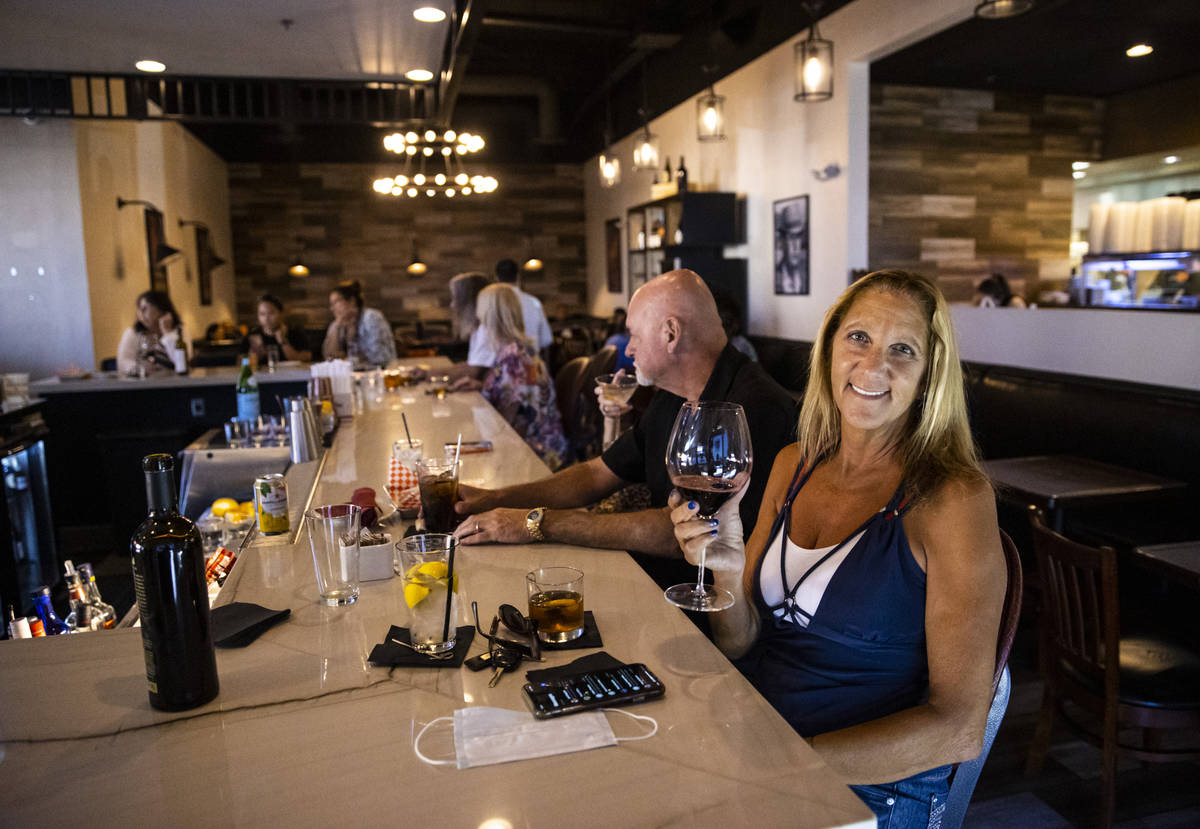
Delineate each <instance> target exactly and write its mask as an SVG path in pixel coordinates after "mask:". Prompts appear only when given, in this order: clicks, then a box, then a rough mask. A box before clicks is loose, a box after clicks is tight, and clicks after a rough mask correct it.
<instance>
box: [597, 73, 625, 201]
mask: <svg viewBox="0 0 1200 829" xmlns="http://www.w3.org/2000/svg"><path fill="white" fill-rule="evenodd" d="M604 70H605V75H606V76H607V75H608V72H609V66H608V53H607V52H605V55H604ZM610 91H611V90H610V89H609V87H608V86H605V88H604V152H602V153H600V158H599V160H598V161H599V172H600V186H601V187H605V188H611V187H616V186H617V184H619V183H620V181H621V159H619V158H617V155H616V153H614V152H613V151H612V100H611V97H610V95H609V92H610Z"/></svg>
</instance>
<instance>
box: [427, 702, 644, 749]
mask: <svg viewBox="0 0 1200 829" xmlns="http://www.w3.org/2000/svg"><path fill="white" fill-rule="evenodd" d="M600 710H601V711H607V712H609V713H611V714H624V715H625V716H626V717H631V718H632V719H635V720H641V721H643V722H648V723H651V724H653V725H654V728H652V729H651V730H650V733H649V734H643V735H642V736H640V737H616V736H615V735H614V738H613V739H615V740H616V741H617V742H618V743H627V742H630V741H632V740H645V739H648V738H650V737H653V736H654V735H655V734H657V733H658V720H656V719H654V718H653V717H643V716H641V715H639V714H630V713H629V712H628V711H626V710H624V709H623V708H601V709H600ZM425 727H426V728H428V727H429V726H425ZM418 739H420V738H419V737H418Z"/></svg>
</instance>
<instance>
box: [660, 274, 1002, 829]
mask: <svg viewBox="0 0 1200 829" xmlns="http://www.w3.org/2000/svg"><path fill="white" fill-rule="evenodd" d="M798 435H799V441H798V442H797V443H795V444H792V445H791V446H788V447H786V448H785V449H783V451H781V452H780V453H779V455H778V456H777V457H776V458H775V463H774V466H773V468H772V470H771V477H770V480H769V482H768V484H767V491H766V494H765V495H764V496H763V500H762V507H761V509H760V511H759V515H758V519H757V523H756V524H755V528H754V532H753V534H752V535H751V536H750V539H749V541H748V542H746V543H745V544H744V545H743V543H742V527H741V521H740V519H739V517H738V505H737V502H738V501H740V500H741V499H740V496H739V497H735V498H732V499H730V501H728V502H727V503H726V504H724V505H723V506H722V507H721V509H720V510H719V511H718V513H717V522H718V524H717V529H716V530H715V531H714V530H713V524H712V522H710V521H705V520H700V519H697V518H696V505H695V504H694V503H681V500H682V499H681V498H680V497H679V495H678V494H677V493H673V494H672V497H671V505H672V507H673V511H672V513H671V518H672V520H673V521H674V522H675V525H676V526H675V534H676V537H677V538H678V539H679V542H680V546H681V547H682V548H683V550H684V552H685V554H686V555H687V557H688V560H689V561H693V562H694V561H698V559H699V553H700V551H701V549H703V548H705V547H707V551H708V558H707V562H708V566H709V567H710V568H712V569H713V571H714V576H715V582H716V585H717V586H718V587H723V588H725V589H726V590H729V591H731V592H732V593H733V594H734V596H735V597H736V601H735V603H734V605H733V606H732V607H731V608H729V609H728V610H725V611H722V612H720V613H714V614H710V615H711V616H712V617H713V618H712V624H713V631H714V638H715V641H716V643H717V645H718V646H719V647H720V648H721V649H722V650H723V651H724V652H725V653H726V654H727V655H729V656H730V657H732V658H734V659H735V660H736V662H735V664H736V665H737V666H738V668H739V670H741V671H742V673H744V674H745V675H746V677H747V678H748V679H749V680H750V681H751V682H752V683H753V684H754V686H755V687H756V688H757V689H758V690H759V692H760V693H762V694H763V696H764V697H766V698H767V700H769V701H770V702H771V704H772V705H774V706H775V708H776V709H777V710H778V711H779V712H780V713H781V714H782V715H783V717H784V718H785V719H786V720H787V721H788V723H789V724H791V726H792V727H793V728H794V729H796V731H797V732H799V733H800V734H801V735H802V736H803V737H805V738H806V739H807V740H809V742H810V743H811V744H812V746H813V748H815V749H816V750H817V753H819V754H820V755H821V757H822V759H824V760H825V762H827V763H828V764H829V765H830V766H832V767H833V768H834V769H836V770H837V771H838V772H839V773H841V774H842V775H843V776H844V777H845V779H846V780H847V781H848V782H850V783H851V784H854V785H852V786H851V788H852V789H853V790H854V791H855V793H857V794H858V796H859V797H861V798H862V799H863V800H864V801H865V802H866V804H867V805H868V806H870V807H871V809H872V810H873V811H874V812H875V813H876V815H877V816H878V817H879V819H880V825H881V826H882V825H886V826H892V827H909V826H912V827H925V826H933V825H935V824H936V821H935V820H934V819H935V818H936V817H937V816H938V815H939V814H940V812H941V809H942V808H943V807H944V804H945V795H946V792H947V790H948V782H949V775H950V771H951V769H952V768H953V764H955V763H959V762H962V761H964V760H968V759H971V758H973V757H975V756H977V755H978V754H979V752H980V750H981V747H982V742H983V735H984V729H985V725H986V722H987V715H988V709H989V707H990V705H991V682H992V676H993V672H994V670H995V658H996V640H997V633H998V630H999V623H1000V613H1001V607H1002V605H1003V602H1004V592H1005V583H1006V570H1005V562H1004V555H1003V551H1002V549H1001V546H1000V534H999V529H998V525H997V521H996V508H995V500H994V497H993V493H992V489H991V486H990V485H989V483H988V480H987V478H986V477H985V475H984V473H983V471H982V470H981V467H980V464H979V460H978V458H977V456H976V452H975V447H974V444H973V443H972V440H971V432H970V428H969V426H968V424H967V410H966V402H965V393H964V389H963V378H962V369H961V366H960V364H959V357H958V351H957V347H956V345H955V342H954V332H953V329H952V325H951V319H950V312H949V309H948V307H947V305H946V301H945V298H944V297H943V296H942V294H941V292H940V291H939V290H938V289H937V287H936V286H935V285H934V284H933V283H931V282H930V281H929V280H927V279H925V278H924V277H921V276H917V275H915V274H911V273H907V272H904V271H878V272H876V273H872V274H869V275H867V276H865V277H863V278H862V279H860V280H859V281H858V282H856V283H854V284H853V285H851V286H850V287H849V288H848V289H846V291H845V292H844V293H843V294H842V296H841V297H840V298H839V299H838V301H837V303H836V304H835V305H834V306H833V307H832V308H831V309H830V310H829V311H828V312H827V313H826V315H825V321H824V323H823V325H822V327H821V331H820V333H819V335H818V337H817V340H816V342H815V344H814V346H813V353H812V361H811V367H810V370H809V381H808V392H807V394H806V395H805V397H804V403H803V406H802V408H801V413H800V422H799V429H798ZM763 460H764V461H766V460H767V459H766V458H764V459H763Z"/></svg>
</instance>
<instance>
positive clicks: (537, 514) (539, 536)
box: [525, 507, 546, 541]
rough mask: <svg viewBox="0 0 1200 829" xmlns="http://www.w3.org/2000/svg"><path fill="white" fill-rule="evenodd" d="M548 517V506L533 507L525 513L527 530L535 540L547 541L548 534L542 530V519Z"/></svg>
mask: <svg viewBox="0 0 1200 829" xmlns="http://www.w3.org/2000/svg"><path fill="white" fill-rule="evenodd" d="M545 517H546V508H545V507H537V508H535V509H531V510H530V511H529V512H527V513H526V514H525V531H526V532H527V533H529V535H530V537H532V538H533V540H534V541H545V540H546V536H545V534H544V533H543V532H542V519H543V518H545Z"/></svg>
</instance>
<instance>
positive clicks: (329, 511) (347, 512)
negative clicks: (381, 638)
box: [305, 504, 362, 606]
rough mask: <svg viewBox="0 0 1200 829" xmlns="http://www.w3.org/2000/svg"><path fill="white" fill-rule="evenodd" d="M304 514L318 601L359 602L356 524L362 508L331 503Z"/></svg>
mask: <svg viewBox="0 0 1200 829" xmlns="http://www.w3.org/2000/svg"><path fill="white" fill-rule="evenodd" d="M305 517H306V519H307V521H306V522H305V523H307V524H308V541H309V544H310V545H311V546H312V554H313V568H314V569H315V570H316V573H317V592H318V593H320V594H321V603H322V604H327V605H333V606H337V605H347V604H354V603H355V602H356V601H358V527H359V522H360V521H361V517H362V510H361V509H359V508H358V507H356V506H355V505H354V504H332V505H330V506H327V507H316V508H315V509H310V510H309V511H308V513H307V514H306V516H305Z"/></svg>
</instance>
